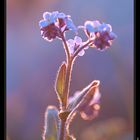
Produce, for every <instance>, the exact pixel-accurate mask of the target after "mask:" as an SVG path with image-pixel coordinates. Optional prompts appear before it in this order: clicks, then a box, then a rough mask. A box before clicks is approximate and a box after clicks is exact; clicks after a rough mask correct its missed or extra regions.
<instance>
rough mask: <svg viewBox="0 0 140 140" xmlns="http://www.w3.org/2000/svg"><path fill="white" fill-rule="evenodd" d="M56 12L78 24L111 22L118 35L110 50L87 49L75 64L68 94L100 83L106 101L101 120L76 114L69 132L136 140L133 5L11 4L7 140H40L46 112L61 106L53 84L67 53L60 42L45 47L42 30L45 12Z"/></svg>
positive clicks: (93, 139) (41, 0)
mask: <svg viewBox="0 0 140 140" xmlns="http://www.w3.org/2000/svg"><path fill="white" fill-rule="evenodd" d="M56 10H58V11H60V12H64V13H65V14H69V15H71V16H72V19H73V21H74V23H75V25H83V24H84V22H85V20H96V19H97V20H99V21H103V22H105V23H109V24H111V25H112V27H113V32H115V33H116V34H117V36H118V38H117V39H116V40H115V41H114V42H113V45H112V46H111V48H110V49H108V50H106V51H105V52H100V51H97V50H96V49H88V50H87V51H86V54H85V55H84V56H83V57H79V58H78V59H77V61H76V62H75V65H74V69H73V74H72V84H71V90H70V94H71V95H72V94H73V93H74V92H75V91H77V90H81V89H82V88H84V87H85V86H86V85H88V84H89V83H90V82H91V81H92V80H100V81H101V88H100V92H101V93H102V98H101V110H100V114H99V116H98V118H96V119H94V120H92V121H84V120H82V119H81V117H80V115H77V116H76V118H75V119H74V121H73V123H72V125H71V133H73V134H74V136H75V137H76V138H77V139H78V140H87V139H88V140H133V134H134V132H133V95H134V92H133V88H134V86H133V51H134V50H133V47H134V46H133V1H132V0H117V1H114V0H7V28H6V30H7V32H6V34H7V45H6V57H7V60H6V61H7V62H6V67H7V69H6V78H7V79H6V81H7V84H6V90H7V93H6V97H7V106H6V107H7V110H6V111H7V118H6V119H7V125H6V127H7V136H8V139H9V140H41V135H42V131H43V125H44V112H45V110H46V107H47V106H48V105H56V106H57V107H58V101H57V98H56V94H55V92H54V81H55V77H56V72H57V70H58V67H59V65H60V64H61V62H62V61H63V60H64V59H65V54H64V50H63V47H62V43H61V41H60V40H55V41H53V42H51V43H49V42H46V41H45V40H43V39H42V37H41V35H40V29H39V26H38V22H39V20H41V19H42V14H43V12H45V11H56ZM73 35H74V34H72V33H68V34H67V38H68V39H69V38H71V37H73ZM81 36H83V34H82V33H81ZM83 38H84V39H85V37H84V36H83Z"/></svg>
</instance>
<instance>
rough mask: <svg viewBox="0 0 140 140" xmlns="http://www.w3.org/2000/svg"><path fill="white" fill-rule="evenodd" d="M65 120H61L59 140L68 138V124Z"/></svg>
mask: <svg viewBox="0 0 140 140" xmlns="http://www.w3.org/2000/svg"><path fill="white" fill-rule="evenodd" d="M65 123H66V122H65V121H63V120H60V131H59V138H58V140H65V138H66V126H65Z"/></svg>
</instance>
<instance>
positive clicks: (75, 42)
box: [67, 36, 88, 56]
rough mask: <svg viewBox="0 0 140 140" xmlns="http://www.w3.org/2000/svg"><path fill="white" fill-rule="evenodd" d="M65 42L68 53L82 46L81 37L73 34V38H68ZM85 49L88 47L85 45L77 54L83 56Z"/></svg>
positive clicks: (72, 52)
mask: <svg viewBox="0 0 140 140" xmlns="http://www.w3.org/2000/svg"><path fill="white" fill-rule="evenodd" d="M67 44H68V48H69V51H70V53H71V54H72V55H73V54H74V52H75V51H76V50H77V49H78V48H80V47H82V44H83V42H82V38H81V37H79V36H75V37H74V39H69V40H68V41H67ZM85 49H88V46H87V47H85V48H84V49H82V50H81V51H80V52H79V53H78V55H79V56H83V55H84V54H85Z"/></svg>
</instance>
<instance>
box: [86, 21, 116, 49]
mask: <svg viewBox="0 0 140 140" xmlns="http://www.w3.org/2000/svg"><path fill="white" fill-rule="evenodd" d="M84 29H85V33H86V35H87V36H88V37H89V39H93V44H92V46H94V47H96V48H97V49H99V50H104V49H106V48H109V47H110V46H111V45H112V41H113V40H114V39H115V38H116V37H117V36H116V35H115V33H113V32H112V27H111V25H110V24H106V23H100V22H99V21H98V20H96V21H86V22H85V24H84Z"/></svg>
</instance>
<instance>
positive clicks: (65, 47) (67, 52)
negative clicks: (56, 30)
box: [61, 33, 70, 63]
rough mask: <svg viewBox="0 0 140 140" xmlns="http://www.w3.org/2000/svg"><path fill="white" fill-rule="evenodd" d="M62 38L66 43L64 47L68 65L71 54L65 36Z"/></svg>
mask: <svg viewBox="0 0 140 140" xmlns="http://www.w3.org/2000/svg"><path fill="white" fill-rule="evenodd" d="M61 36H62V41H63V43H64V45H63V46H64V50H65V53H66V58H67V63H68V61H69V60H70V52H69V49H68V45H67V42H66V40H65V37H64V34H63V33H62V34H61Z"/></svg>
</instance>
